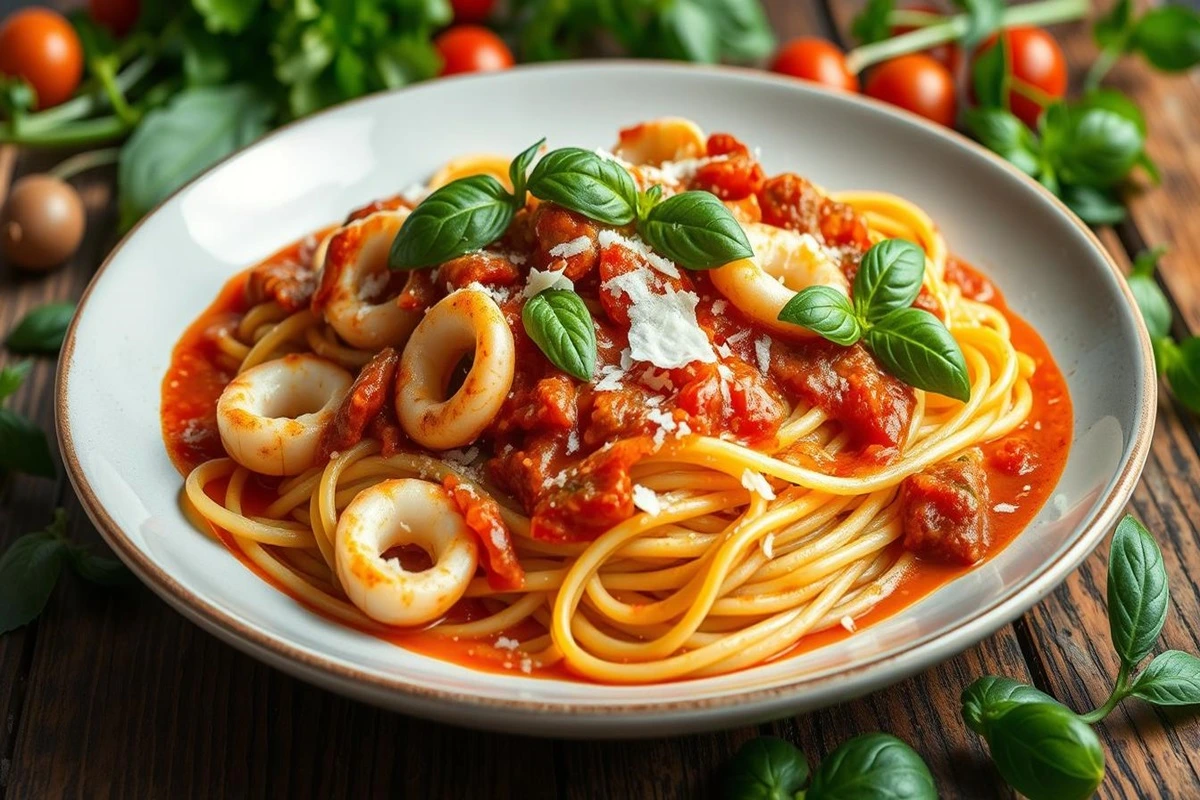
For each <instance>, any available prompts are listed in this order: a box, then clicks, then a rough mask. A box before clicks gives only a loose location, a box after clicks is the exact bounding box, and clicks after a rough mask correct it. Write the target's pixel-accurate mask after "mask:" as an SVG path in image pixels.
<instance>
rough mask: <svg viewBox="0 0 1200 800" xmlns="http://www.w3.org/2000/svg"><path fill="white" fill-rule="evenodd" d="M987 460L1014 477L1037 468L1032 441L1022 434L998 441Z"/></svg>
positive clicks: (1036, 458) (1026, 473)
mask: <svg viewBox="0 0 1200 800" xmlns="http://www.w3.org/2000/svg"><path fill="white" fill-rule="evenodd" d="M988 462H989V463H990V464H991V465H992V466H994V467H995V468H996V469H998V470H1000V471H1001V472H1003V473H1004V474H1005V475H1010V476H1012V477H1014V478H1016V477H1020V476H1021V475H1028V474H1029V473H1031V472H1033V471H1034V470H1035V469H1037V468H1038V457H1037V452H1035V450H1034V447H1033V442H1031V441H1029V440H1028V439H1026V438H1025V437H1023V436H1012V437H1009V438H1008V439H1005V440H1004V441H1002V442H1000V443H999V444H998V445H996V448H995V449H994V450H993V451H992V453H991V455H990V456H989V457H988Z"/></svg>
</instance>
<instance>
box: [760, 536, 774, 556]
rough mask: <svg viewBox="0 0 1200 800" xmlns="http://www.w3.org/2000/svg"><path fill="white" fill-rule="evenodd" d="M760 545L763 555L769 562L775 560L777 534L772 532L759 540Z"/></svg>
mask: <svg viewBox="0 0 1200 800" xmlns="http://www.w3.org/2000/svg"><path fill="white" fill-rule="evenodd" d="M758 545H759V547H760V548H761V549H762V554H763V555H764V556H766V557H767V559H768V560H770V559H772V558H775V532H774V531H771V532H770V533H768V534H767V535H766V536H764V537H763V538H761V539H759V540H758Z"/></svg>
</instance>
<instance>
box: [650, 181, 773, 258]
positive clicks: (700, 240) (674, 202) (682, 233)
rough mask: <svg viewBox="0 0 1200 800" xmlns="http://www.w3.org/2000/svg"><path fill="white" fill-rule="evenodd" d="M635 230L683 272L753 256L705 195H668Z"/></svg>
mask: <svg viewBox="0 0 1200 800" xmlns="http://www.w3.org/2000/svg"><path fill="white" fill-rule="evenodd" d="M637 227H638V233H640V234H641V235H642V238H643V239H645V240H646V241H647V242H649V243H650V246H651V247H653V248H654V249H655V250H657V251H658V252H659V253H661V254H662V255H664V256H666V257H667V258H669V259H671V260H672V261H674V262H675V263H677V264H679V265H681V266H683V267H686V268H687V269H693V270H695V269H713V268H714V267H721V266H724V265H725V264H728V263H729V262H730V261H736V260H738V259H739V258H750V257H751V256H753V255H754V250H752V249H751V248H750V242H749V241H748V240H747V239H746V232H745V231H743V230H742V226H741V225H739V224H738V221H737V220H736V219H734V218H733V215H732V214H730V213H729V209H728V208H726V207H725V204H724V203H722V202H721V201H720V200H718V199H717V197H716V195H713V194H710V193H708V192H682V193H681V194H676V195H672V196H670V197H668V198H667V199H666V200H663V201H662V202H661V203H659V204H657V205H655V206H654V207H653V208H651V209H650V211H649V213H647V214H646V217H645V219H643V220H640V221H639V222H638V226H637Z"/></svg>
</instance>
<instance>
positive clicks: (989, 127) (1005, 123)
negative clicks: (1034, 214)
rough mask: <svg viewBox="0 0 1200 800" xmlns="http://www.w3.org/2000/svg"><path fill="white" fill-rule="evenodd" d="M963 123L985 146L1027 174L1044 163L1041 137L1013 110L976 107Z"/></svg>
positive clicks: (965, 114)
mask: <svg viewBox="0 0 1200 800" xmlns="http://www.w3.org/2000/svg"><path fill="white" fill-rule="evenodd" d="M963 122H964V123H965V124H966V126H967V130H968V131H970V132H971V135H972V136H974V137H975V138H976V139H977V140H978V141H979V143H980V144H982V145H983V146H984V147H986V148H987V149H989V150H991V151H992V152H993V153H996V154H997V155H999V156H1000V157H1001V158H1003V159H1005V160H1006V161H1008V162H1010V163H1011V164H1013V166H1015V167H1016V168H1017V169H1019V170H1021V171H1022V172H1024V173H1025V174H1026V175H1030V176H1036V175H1037V174H1038V171H1039V170H1040V169H1041V163H1040V162H1039V160H1038V143H1037V140H1036V139H1035V138H1034V136H1033V133H1032V132H1031V131H1030V130H1029V128H1027V127H1025V123H1024V122H1021V120H1019V119H1017V118H1016V116H1014V115H1013V114H1012V113H1011V112H1008V111H1005V110H1003V109H999V108H972V109H968V110H967V111H966V112H965V113H964V114H963Z"/></svg>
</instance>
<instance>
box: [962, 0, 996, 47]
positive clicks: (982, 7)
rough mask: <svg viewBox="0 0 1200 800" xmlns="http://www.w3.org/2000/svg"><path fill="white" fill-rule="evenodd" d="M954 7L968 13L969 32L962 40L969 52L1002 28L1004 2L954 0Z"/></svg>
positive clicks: (964, 34) (992, 0)
mask: <svg viewBox="0 0 1200 800" xmlns="http://www.w3.org/2000/svg"><path fill="white" fill-rule="evenodd" d="M954 5H956V6H958V7H959V8H961V9H962V10H963V11H965V12H966V13H967V30H966V32H965V33H963V35H962V40H961V41H962V45H963V48H964V49H966V50H967V51H971V50H974V49H975V48H976V47H977V46H978V45H979V43H980V42H982V41H983V40H984V39H986V38H987V37H989V36H991V35H992V34H993V33H994V32H995V31H996V30H997V29H998V28H999V27H1000V22H1001V15H1002V14H1003V13H1004V0H954Z"/></svg>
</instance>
